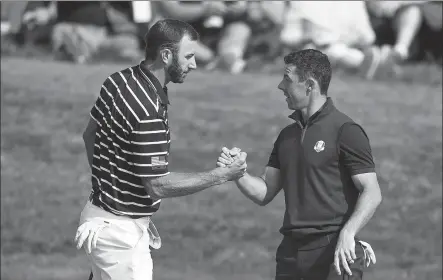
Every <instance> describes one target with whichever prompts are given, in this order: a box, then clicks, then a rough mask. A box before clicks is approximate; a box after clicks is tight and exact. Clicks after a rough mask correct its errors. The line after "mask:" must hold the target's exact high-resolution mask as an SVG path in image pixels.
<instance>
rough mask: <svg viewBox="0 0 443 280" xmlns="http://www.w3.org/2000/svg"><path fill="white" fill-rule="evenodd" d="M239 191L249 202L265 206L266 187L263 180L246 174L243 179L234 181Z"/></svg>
mask: <svg viewBox="0 0 443 280" xmlns="http://www.w3.org/2000/svg"><path fill="white" fill-rule="evenodd" d="M235 182H236V183H237V186H238V188H239V189H240V191H241V192H242V193H243V194H244V195H245V196H246V197H248V198H249V199H250V200H252V201H253V202H255V203H256V204H258V205H265V204H267V203H268V201H266V193H267V187H266V182H265V180H263V178H260V177H254V176H251V175H249V174H248V173H246V174H245V175H244V176H243V177H241V178H239V179H238V180H236V181H235Z"/></svg>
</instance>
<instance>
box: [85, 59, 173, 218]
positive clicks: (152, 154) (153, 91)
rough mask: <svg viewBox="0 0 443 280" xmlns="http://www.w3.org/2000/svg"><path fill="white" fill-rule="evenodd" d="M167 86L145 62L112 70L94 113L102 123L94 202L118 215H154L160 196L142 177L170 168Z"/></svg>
mask: <svg viewBox="0 0 443 280" xmlns="http://www.w3.org/2000/svg"><path fill="white" fill-rule="evenodd" d="M168 104H169V100H168V96H167V89H166V88H162V86H161V84H160V82H159V81H158V80H157V78H156V77H155V76H154V75H153V74H152V73H151V72H149V70H148V69H146V68H145V67H144V66H143V65H142V64H140V65H137V66H134V67H130V68H127V69H124V70H122V71H120V72H116V73H114V74H112V75H110V76H109V77H108V78H107V79H106V80H105V82H104V83H103V85H102V86H101V90H100V95H99V97H98V98H97V101H96V102H95V104H94V107H93V108H92V110H91V112H90V115H91V118H93V119H94V120H95V121H96V122H97V125H98V128H97V132H96V137H95V142H94V156H93V162H92V178H91V181H92V193H91V196H90V199H91V201H92V203H93V204H94V205H96V206H98V207H101V208H103V209H104V210H107V211H109V212H112V213H114V214H116V215H125V216H129V217H131V218H140V217H144V216H150V215H152V214H153V213H154V212H156V211H157V210H158V208H159V206H160V201H161V200H155V199H152V198H151V197H150V196H149V195H148V194H147V192H146V190H145V188H144V186H143V184H142V179H143V178H153V177H159V176H164V175H167V174H169V172H168V155H169V145H170V141H171V140H170V132H169V125H168V114H167V112H168V111H167V109H168V108H167V106H168Z"/></svg>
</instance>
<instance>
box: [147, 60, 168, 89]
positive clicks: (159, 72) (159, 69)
mask: <svg viewBox="0 0 443 280" xmlns="http://www.w3.org/2000/svg"><path fill="white" fill-rule="evenodd" d="M142 63H143V65H144V67H145V68H147V69H148V70H149V72H151V73H152V75H154V76H155V77H156V78H157V80H158V81H159V82H160V84H162V85H163V87H165V86H166V85H167V84H168V83H169V81H168V80H167V77H166V75H165V68H164V65H163V64H161V63H158V62H156V61H153V62H152V61H147V60H144V61H143V62H142Z"/></svg>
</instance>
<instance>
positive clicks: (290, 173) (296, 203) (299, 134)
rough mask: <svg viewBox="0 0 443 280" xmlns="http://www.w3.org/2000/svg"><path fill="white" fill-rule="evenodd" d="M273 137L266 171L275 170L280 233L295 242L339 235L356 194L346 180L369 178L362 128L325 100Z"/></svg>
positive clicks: (367, 147)
mask: <svg viewBox="0 0 443 280" xmlns="http://www.w3.org/2000/svg"><path fill="white" fill-rule="evenodd" d="M290 117H291V118H292V119H294V120H295V123H293V124H291V125H289V126H287V127H286V128H284V129H283V130H282V131H281V132H280V135H279V136H278V138H277V140H276V142H275V144H274V148H273V150H272V153H271V156H270V158H269V162H268V166H271V167H274V168H277V169H279V170H280V176H281V177H280V178H281V180H280V182H281V184H282V188H283V190H284V194H285V203H286V211H285V216H284V221H283V227H282V228H281V230H280V232H281V233H282V234H284V235H286V236H292V237H295V238H304V237H308V236H309V237H312V236H313V235H316V234H328V233H334V232H338V231H339V230H340V229H341V227H342V226H343V224H344V223H345V222H346V221H347V220H348V218H349V216H350V215H351V214H352V212H353V210H354V207H355V204H356V201H357V198H358V195H359V192H360V190H358V189H357V188H356V186H355V185H354V183H353V181H352V179H351V176H352V175H355V174H360V173H368V172H374V171H375V169H374V162H373V159H372V153H371V147H370V144H369V139H368V137H367V135H366V133H365V132H364V130H363V128H362V127H361V126H359V125H358V124H356V123H355V122H354V121H353V120H352V119H351V118H349V117H348V116H346V115H345V114H343V113H342V112H340V111H339V110H337V109H336V108H335V106H334V104H333V102H332V100H331V99H330V98H328V99H327V101H326V103H325V104H324V105H323V107H322V108H321V109H320V110H319V111H318V112H316V113H315V114H314V115H313V116H311V117H310V118H309V120H307V122H304V121H303V118H302V116H301V112H298V111H296V112H295V113H294V114H292V115H291V116H290Z"/></svg>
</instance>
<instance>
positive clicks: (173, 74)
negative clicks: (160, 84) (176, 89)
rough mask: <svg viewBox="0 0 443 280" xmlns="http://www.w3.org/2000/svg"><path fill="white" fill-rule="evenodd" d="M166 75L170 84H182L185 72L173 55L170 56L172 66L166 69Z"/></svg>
mask: <svg viewBox="0 0 443 280" xmlns="http://www.w3.org/2000/svg"><path fill="white" fill-rule="evenodd" d="M167 72H168V75H169V77H170V79H171V82H173V83H175V84H181V83H183V81H184V79H185V75H186V73H185V71H184V70H183V68H182V67H181V66H180V64H179V63H178V58H177V55H176V54H173V56H172V64H171V66H169V67H168V69H167Z"/></svg>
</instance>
